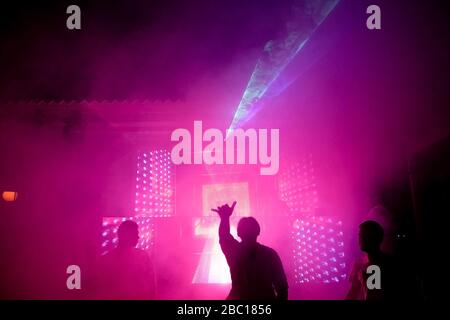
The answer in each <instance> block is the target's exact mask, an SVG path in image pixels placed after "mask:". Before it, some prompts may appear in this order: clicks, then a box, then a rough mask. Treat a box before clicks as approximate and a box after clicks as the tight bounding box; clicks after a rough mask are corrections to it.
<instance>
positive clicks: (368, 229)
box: [359, 220, 384, 253]
mask: <svg viewBox="0 0 450 320" xmlns="http://www.w3.org/2000/svg"><path fill="white" fill-rule="evenodd" d="M383 237H384V230H383V227H382V226H381V225H380V224H379V223H378V222H376V221H373V220H367V221H364V222H363V223H361V224H360V225H359V247H360V248H361V250H362V251H364V252H367V253H371V252H377V251H380V247H381V243H382V242H383Z"/></svg>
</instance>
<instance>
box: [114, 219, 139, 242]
mask: <svg viewBox="0 0 450 320" xmlns="http://www.w3.org/2000/svg"><path fill="white" fill-rule="evenodd" d="M117 234H118V237H119V246H120V247H132V248H134V247H136V245H137V243H138V240H139V227H138V225H137V223H136V222H134V221H131V220H127V221H124V222H122V223H121V224H120V226H119V229H118V231H117Z"/></svg>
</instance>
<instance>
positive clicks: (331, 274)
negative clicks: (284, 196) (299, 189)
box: [292, 217, 347, 284]
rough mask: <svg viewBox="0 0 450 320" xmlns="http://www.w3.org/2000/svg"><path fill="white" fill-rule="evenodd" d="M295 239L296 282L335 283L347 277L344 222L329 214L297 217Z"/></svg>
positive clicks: (293, 232)
mask: <svg viewBox="0 0 450 320" xmlns="http://www.w3.org/2000/svg"><path fill="white" fill-rule="evenodd" d="M292 239H293V240H294V249H293V252H292V253H293V256H294V265H295V269H294V272H295V275H294V277H295V281H296V283H298V284H302V283H309V282H312V283H332V282H340V281H342V280H345V279H346V276H347V275H346V263H345V260H344V258H345V254H344V233H343V231H342V222H341V221H336V220H335V219H333V218H328V217H327V218H325V217H305V218H301V219H296V220H295V221H294V224H293V231H292Z"/></svg>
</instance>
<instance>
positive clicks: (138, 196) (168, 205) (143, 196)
mask: <svg viewBox="0 0 450 320" xmlns="http://www.w3.org/2000/svg"><path fill="white" fill-rule="evenodd" d="M150 168H152V169H150ZM136 182H137V183H136V193H135V208H134V211H135V212H136V214H143V215H146V216H149V217H155V218H156V217H170V216H172V215H173V214H174V191H173V190H174V189H173V187H174V174H173V166H172V162H171V160H170V153H169V152H168V151H166V150H155V151H151V152H140V153H139V155H138V158H137V171H136ZM141 190H142V191H141ZM148 199H151V200H153V201H148Z"/></svg>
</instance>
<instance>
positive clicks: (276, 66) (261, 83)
mask: <svg viewBox="0 0 450 320" xmlns="http://www.w3.org/2000/svg"><path fill="white" fill-rule="evenodd" d="M338 2H339V0H298V1H296V3H295V5H294V6H293V7H292V12H293V17H292V19H289V21H287V23H286V33H285V36H284V37H281V38H280V39H274V40H270V41H268V42H267V43H266V45H265V46H264V49H263V52H262V55H261V57H260V58H259V59H258V62H257V63H256V66H255V69H254V70H253V73H252V75H251V77H250V80H249V82H248V84H247V87H246V89H245V91H244V94H243V96H242V99H241V101H240V103H239V105H238V107H237V109H236V112H235V114H234V117H233V120H232V122H231V124H230V126H229V128H228V131H227V132H228V134H230V133H232V132H233V131H234V130H235V129H237V128H239V127H241V126H242V125H243V124H244V123H245V122H246V121H248V120H250V119H251V118H252V117H253V116H254V115H255V114H256V113H258V111H259V110H261V108H262V107H263V105H264V98H267V97H266V96H267V93H268V92H269V91H270V90H269V89H270V87H271V86H272V84H273V83H274V82H275V81H276V80H277V79H278V77H279V76H280V74H281V73H282V72H283V70H284V69H285V68H286V66H287V65H289V64H290V63H291V61H292V60H293V59H294V57H295V56H296V55H297V54H298V53H299V52H300V51H301V50H302V48H303V47H304V46H305V44H306V43H307V42H308V40H309V38H310V37H311V35H312V34H313V33H314V31H315V30H316V29H317V28H318V27H319V26H320V25H321V24H322V22H323V21H324V20H325V18H326V17H327V16H328V15H329V14H330V13H331V12H332V11H333V9H334V8H335V7H336V5H337V4H338ZM282 87H284V88H286V87H287V85H286V84H284V85H282ZM274 91H275V92H277V93H276V94H279V93H280V90H278V91H276V90H274ZM273 95H274V92H272V94H271V95H270V96H273Z"/></svg>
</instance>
